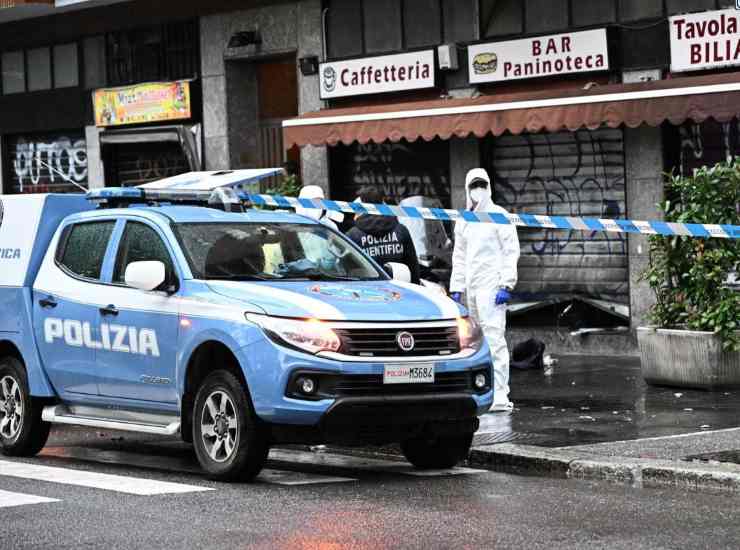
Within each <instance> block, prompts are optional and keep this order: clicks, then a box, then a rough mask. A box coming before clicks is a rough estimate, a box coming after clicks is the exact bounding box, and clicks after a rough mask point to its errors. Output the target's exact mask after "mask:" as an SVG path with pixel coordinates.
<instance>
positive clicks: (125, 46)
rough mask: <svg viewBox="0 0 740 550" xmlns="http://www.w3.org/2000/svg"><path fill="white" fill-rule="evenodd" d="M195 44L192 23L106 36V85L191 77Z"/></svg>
mask: <svg viewBox="0 0 740 550" xmlns="http://www.w3.org/2000/svg"><path fill="white" fill-rule="evenodd" d="M198 42H199V41H198V38H197V24H196V23H194V22H186V23H177V24H171V25H163V26H157V27H150V28H145V29H136V30H131V31H119V32H113V33H109V34H108V35H107V36H106V55H105V58H106V73H107V77H108V84H110V85H112V86H118V85H124V84H133V83H136V82H150V81H156V80H178V79H182V78H192V77H195V76H197V74H198Z"/></svg>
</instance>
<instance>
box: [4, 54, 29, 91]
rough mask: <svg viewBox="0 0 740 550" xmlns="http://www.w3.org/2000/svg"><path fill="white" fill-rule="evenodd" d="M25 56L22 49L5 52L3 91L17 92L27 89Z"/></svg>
mask: <svg viewBox="0 0 740 550" xmlns="http://www.w3.org/2000/svg"><path fill="white" fill-rule="evenodd" d="M23 57H24V54H23V52H22V51H19V52H5V53H3V55H2V71H3V93H5V94H16V93H19V92H25V91H26V66H25V62H24V59H23Z"/></svg>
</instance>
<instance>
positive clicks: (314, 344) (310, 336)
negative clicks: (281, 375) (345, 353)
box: [246, 313, 342, 353]
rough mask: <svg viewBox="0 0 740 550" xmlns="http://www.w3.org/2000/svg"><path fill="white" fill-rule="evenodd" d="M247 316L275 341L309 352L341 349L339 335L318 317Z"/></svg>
mask: <svg viewBox="0 0 740 550" xmlns="http://www.w3.org/2000/svg"><path fill="white" fill-rule="evenodd" d="M246 317H247V321H249V322H251V323H254V324H256V325H259V326H260V327H261V328H262V330H264V331H265V333H266V334H267V335H268V336H269V337H270V338H271V339H272V340H273V341H278V342H282V343H284V344H287V345H288V346H291V347H294V348H298V349H301V350H303V351H307V352H309V353H319V352H321V351H339V347H340V346H341V345H342V343H341V341H340V340H339V336H337V334H336V333H335V332H334V331H333V330H332V329H331V328H329V327H328V326H327V325H326V324H325V323H323V322H321V321H319V320H317V319H308V320H303V319H285V318H282V317H278V318H276V317H268V316H266V315H258V314H256V313H247V314H246Z"/></svg>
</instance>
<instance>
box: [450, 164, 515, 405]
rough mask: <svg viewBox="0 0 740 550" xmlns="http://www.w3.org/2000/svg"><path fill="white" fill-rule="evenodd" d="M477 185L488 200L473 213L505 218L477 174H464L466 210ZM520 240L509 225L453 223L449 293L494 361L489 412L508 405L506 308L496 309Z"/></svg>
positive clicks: (483, 175) (511, 276)
mask: <svg viewBox="0 0 740 550" xmlns="http://www.w3.org/2000/svg"><path fill="white" fill-rule="evenodd" d="M476 179H482V180H484V181H486V182H487V184H488V185H487V187H486V190H487V192H488V193H487V196H488V198H487V199H485V200H483V201H481V202H480V203H479V204H478V205H477V206H476V207H475V209H474V210H475V211H476V212H496V213H500V214H506V213H507V212H506V210H504V209H503V208H501V207H500V206H498V205H496V204H494V203H493V198H492V196H493V195H492V193H491V179H490V178H489V177H488V173H487V172H486V171H485V170H484V169H482V168H475V169H473V170H470V172H468V175H467V176H466V178H465V196H466V197H467V209H468V210H473V200H472V199H471V197H470V184H471V182H473V181H474V180H476ZM518 261H519V238H518V237H517V232H516V227H515V226H513V225H498V224H493V223H469V222H465V221H458V222H456V223H455V249H454V252H453V254H452V279H451V281H450V292H451V293H452V292H465V295H466V297H467V302H468V310H469V311H470V315H471V316H472V317H473V319H475V320H476V321H477V322H478V323H479V324H480V325H481V328H482V329H483V334H484V335H485V337H486V340H487V341H488V345H489V347H490V348H491V356H492V359H493V392H494V394H493V406H492V408H493V409H505V408H506V407H510V405H509V350H508V348H507V347H506V339H505V337H504V334H505V332H506V306H505V305H500V306H497V305H496V304H495V299H496V294H497V293H498V291H499V290H500V289H502V288H505V289H507V290H513V288H514V287H515V286H516V282H517V262H518Z"/></svg>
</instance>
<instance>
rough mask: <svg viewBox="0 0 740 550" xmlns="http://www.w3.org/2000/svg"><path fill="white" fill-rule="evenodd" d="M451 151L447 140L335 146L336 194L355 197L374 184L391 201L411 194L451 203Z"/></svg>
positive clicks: (333, 150) (334, 194)
mask: <svg viewBox="0 0 740 550" xmlns="http://www.w3.org/2000/svg"><path fill="white" fill-rule="evenodd" d="M449 167H450V153H449V145H448V143H447V142H444V141H441V140H435V141H432V142H414V143H408V142H404V141H402V142H399V143H367V144H365V145H361V144H358V143H355V144H353V145H352V146H338V147H334V148H333V149H332V172H333V177H332V184H333V186H334V187H333V188H332V196H334V197H336V198H337V199H340V200H354V199H355V198H356V197H357V194H358V192H359V190H360V189H361V188H362V187H363V186H366V185H374V186H376V187H378V189H380V190H381V192H382V193H383V194H384V195H385V197H386V200H387V201H388V202H389V203H394V204H397V203H398V202H400V201H401V200H402V199H404V198H406V197H410V196H415V195H421V196H425V197H429V198H436V199H439V200H440V201H441V203H442V204H443V205H445V206H449V205H450V180H449Z"/></svg>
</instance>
